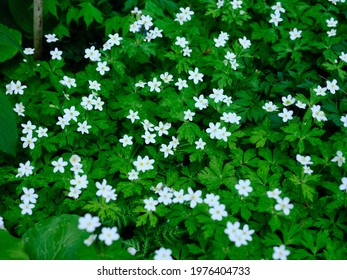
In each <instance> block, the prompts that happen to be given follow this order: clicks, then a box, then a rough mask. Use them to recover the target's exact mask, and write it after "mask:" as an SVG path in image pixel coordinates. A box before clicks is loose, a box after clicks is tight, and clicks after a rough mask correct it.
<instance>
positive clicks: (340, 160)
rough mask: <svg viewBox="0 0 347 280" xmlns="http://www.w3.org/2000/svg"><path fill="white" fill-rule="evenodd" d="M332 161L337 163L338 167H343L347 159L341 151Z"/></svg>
mask: <svg viewBox="0 0 347 280" xmlns="http://www.w3.org/2000/svg"><path fill="white" fill-rule="evenodd" d="M331 161H332V162H337V165H338V166H339V167H341V166H342V165H343V164H344V163H345V161H346V159H345V158H344V156H343V153H342V152H341V151H337V152H336V156H335V157H334V158H333V159H332V160H331Z"/></svg>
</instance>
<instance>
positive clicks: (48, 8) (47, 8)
mask: <svg viewBox="0 0 347 280" xmlns="http://www.w3.org/2000/svg"><path fill="white" fill-rule="evenodd" d="M58 5H59V3H58V0H44V1H43V11H44V13H47V12H50V13H51V14H52V15H54V16H55V17H56V18H57V17H58V14H57V6H58Z"/></svg>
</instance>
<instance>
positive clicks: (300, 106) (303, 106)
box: [295, 101, 307, 109]
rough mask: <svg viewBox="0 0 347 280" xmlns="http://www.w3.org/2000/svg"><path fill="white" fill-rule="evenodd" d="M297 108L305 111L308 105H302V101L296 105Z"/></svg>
mask: <svg viewBox="0 0 347 280" xmlns="http://www.w3.org/2000/svg"><path fill="white" fill-rule="evenodd" d="M295 106H296V107H298V108H300V109H305V108H306V106H307V105H306V104H305V103H302V102H301V101H297V102H296V103H295Z"/></svg>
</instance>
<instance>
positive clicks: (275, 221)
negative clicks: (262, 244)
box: [269, 215, 281, 232]
mask: <svg viewBox="0 0 347 280" xmlns="http://www.w3.org/2000/svg"><path fill="white" fill-rule="evenodd" d="M269 225H270V227H271V230H272V232H275V231H276V230H277V229H280V227H281V220H280V218H279V217H278V216H277V215H273V216H272V217H271V219H270V221H269Z"/></svg>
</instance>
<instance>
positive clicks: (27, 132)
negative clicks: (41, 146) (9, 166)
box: [20, 121, 48, 149]
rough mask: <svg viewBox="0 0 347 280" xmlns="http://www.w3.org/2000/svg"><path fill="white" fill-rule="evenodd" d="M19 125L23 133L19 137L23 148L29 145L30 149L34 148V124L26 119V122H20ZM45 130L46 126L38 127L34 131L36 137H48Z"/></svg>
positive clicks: (35, 139)
mask: <svg viewBox="0 0 347 280" xmlns="http://www.w3.org/2000/svg"><path fill="white" fill-rule="evenodd" d="M21 126H22V127H23V130H22V133H23V134H24V136H23V137H21V138H20V140H21V141H22V142H23V148H24V149H25V148H27V147H29V148H30V149H34V148H35V143H36V141H37V138H36V137H34V136H33V132H34V129H35V128H36V125H33V124H32V123H31V121H28V122H27V123H22V124H21ZM47 131H48V129H47V128H43V127H39V128H38V129H37V130H36V131H35V132H36V133H37V137H39V138H42V137H48V134H47Z"/></svg>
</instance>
